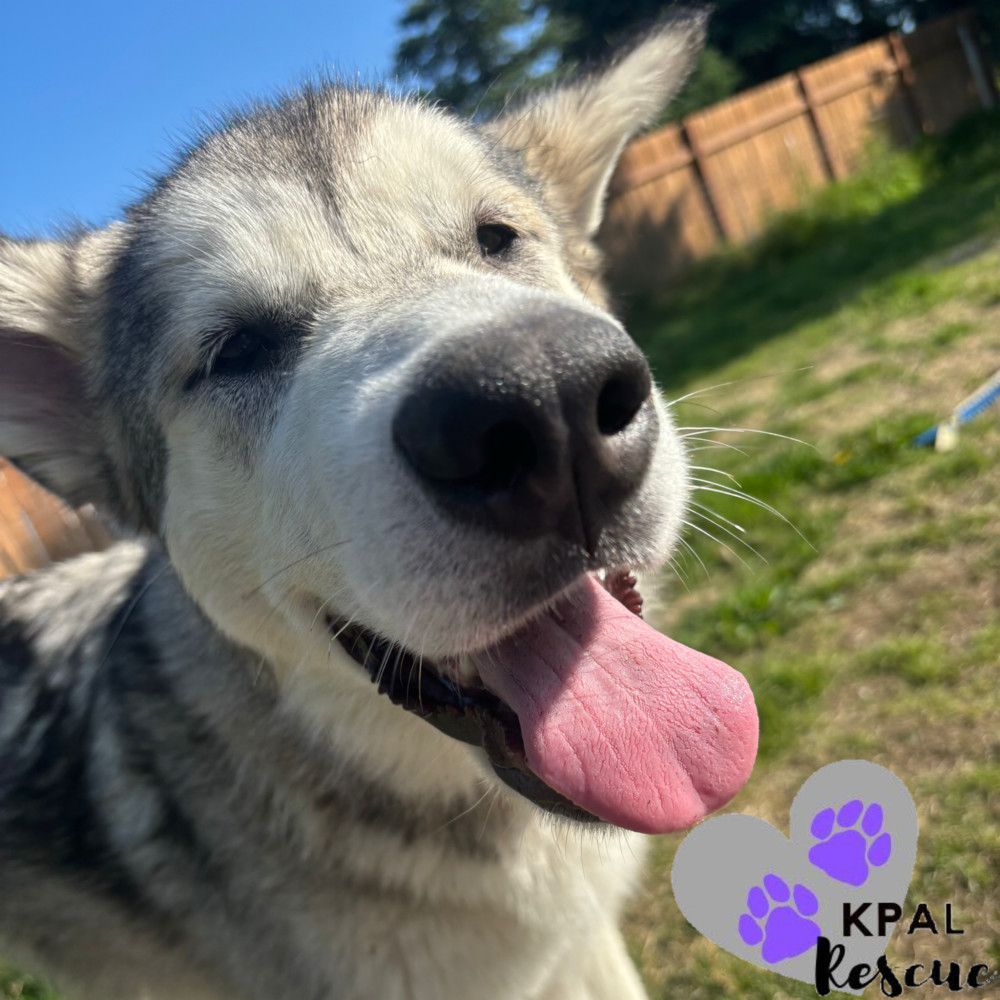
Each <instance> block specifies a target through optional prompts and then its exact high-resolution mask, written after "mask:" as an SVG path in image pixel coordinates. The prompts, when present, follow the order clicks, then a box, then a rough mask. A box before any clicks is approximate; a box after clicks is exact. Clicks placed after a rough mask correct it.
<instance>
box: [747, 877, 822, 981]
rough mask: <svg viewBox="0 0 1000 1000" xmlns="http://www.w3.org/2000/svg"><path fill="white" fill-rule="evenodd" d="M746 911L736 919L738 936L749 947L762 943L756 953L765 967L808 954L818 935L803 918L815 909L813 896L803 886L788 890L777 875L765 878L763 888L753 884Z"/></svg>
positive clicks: (816, 926)
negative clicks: (778, 904)
mask: <svg viewBox="0 0 1000 1000" xmlns="http://www.w3.org/2000/svg"><path fill="white" fill-rule="evenodd" d="M765 890H766V891H765ZM789 900H791V902H789ZM775 903H784V904H786V905H784V906H775V905H774V904H775ZM747 909H748V910H749V911H750V912H749V913H744V914H743V915H742V916H741V917H740V924H739V927H740V937H741V938H743V940H744V942H746V944H748V945H751V946H755V945H758V944H760V943H761V942H762V941H763V942H764V943H763V946H762V947H761V950H760V953H761V955H762V956H763V958H764V961H765V962H767V964H768V965H774V963H775V962H780V961H781V960H782V959H784V958H794V957H795V956H796V955H801V954H802V953H803V952H806V951H808V950H809V949H810V948H812V947H813V945H815V944H816V939H817V938H818V937H819V936H820V934H821V933H822V932H821V931H820V929H819V925H818V924H816V923H814V922H813V921H812V920H807V919H806V917H811V916H813V914H814V913H815V912H816V911H817V910H818V909H819V903H818V902H817V900H816V897H815V896H814V895H813V894H812V893H811V892H810V891H809V890H808V889H807V888H806V887H805V886H804V885H797V886H795V891H794V892H791V891H789V888H788V883H787V882H785V881H784V880H783V879H780V878H778V876H777V875H765V876H764V888H763V889H762V888H761V887H760V886H759V885H755V886H754V887H753V888H752V889H751V890H750V891H749V892H748V893H747ZM765 917H767V921H766V922H765V923H764V926H763V927H761V921H762V920H764V918H765Z"/></svg>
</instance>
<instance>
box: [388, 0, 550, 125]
mask: <svg viewBox="0 0 1000 1000" xmlns="http://www.w3.org/2000/svg"><path fill="white" fill-rule="evenodd" d="M399 26H400V28H401V29H402V32H403V38H402V40H401V41H400V43H399V46H398V48H397V50H396V72H397V73H398V74H399V75H401V76H402V77H404V78H408V79H413V80H415V81H416V83H417V85H418V86H421V87H423V88H425V89H427V90H429V91H430V92H431V93H432V94H433V96H434V97H436V98H438V99H439V100H441V101H444V102H445V103H446V104H449V105H452V106H453V107H456V108H458V109H460V110H462V111H465V112H467V113H473V112H475V111H477V110H484V111H486V110H497V109H499V108H501V107H502V106H503V104H504V102H505V101H506V100H508V99H509V98H510V96H511V95H512V94H513V93H514V91H515V90H516V89H517V87H518V86H520V85H521V84H523V83H525V82H526V81H528V80H531V79H534V80H537V79H538V78H539V77H540V76H541V75H542V73H543V72H544V70H545V68H546V65H549V66H551V64H552V62H553V61H554V56H553V48H554V46H555V45H556V44H557V42H558V34H557V32H556V31H555V30H554V26H553V25H548V24H546V23H545V22H544V19H541V20H540V19H539V18H538V17H537V15H536V7H535V4H534V2H533V0H490V2H489V3H481V2H478V0H414V2H413V3H411V4H410V5H409V6H408V7H407V9H406V12H405V13H404V14H403V16H402V18H401V19H400V21H399Z"/></svg>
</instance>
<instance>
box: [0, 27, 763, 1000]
mask: <svg viewBox="0 0 1000 1000" xmlns="http://www.w3.org/2000/svg"><path fill="white" fill-rule="evenodd" d="M703 31H704V24H703V18H702V17H701V16H700V15H698V14H677V15H675V16H674V17H673V18H672V19H670V20H669V21H667V22H665V23H663V24H661V26H660V27H659V28H657V29H655V30H654V31H653V32H652V33H650V34H648V35H647V36H646V37H645V39H644V40H643V41H641V42H639V43H638V44H636V45H634V46H632V47H631V48H630V49H629V50H628V51H626V52H624V53H622V54H620V55H619V56H618V57H617V58H616V59H615V60H613V61H612V62H611V63H610V64H609V66H608V67H606V68H605V69H604V70H603V71H601V72H597V73H593V74H591V75H588V76H586V77H584V78H582V79H579V80H577V81H576V82H575V83H571V84H569V85H567V86H565V87H562V88H560V89H556V90H554V91H551V92H549V93H546V94H543V95H541V96H540V97H538V98H537V99H535V100H533V101H530V102H529V103H527V104H526V105H524V106H522V107H520V108H518V109H517V110H513V111H510V112H508V113H505V114H503V115H502V116H500V117H499V119H498V120H496V121H494V122H490V123H487V124H475V123H469V122H463V121H461V120H459V119H457V118H456V117H454V116H452V115H451V114H449V113H446V112H444V111H442V110H440V109H437V108H435V107H431V106H428V105H427V104H425V103H422V102H421V101H419V100H416V99H406V98H397V97H394V96H392V95H390V94H387V93H382V92H378V91H370V90H363V89H358V88H353V87H350V86H343V85H338V84H323V85H318V86H314V87H308V88H306V89H304V90H302V91H301V92H298V93H296V94H294V95H292V96H288V97H286V98H284V99H283V100H281V101H280V102H278V103H276V104H274V105H267V106H261V107H257V108H254V109H253V110H250V111H248V112H245V113H242V114H238V115H236V116H234V117H232V118H230V119H228V120H227V121H225V122H223V123H221V124H220V126H219V127H218V129H216V130H214V131H212V132H211V133H210V134H206V135H205V136H204V137H202V138H201V139H200V140H199V141H198V142H197V144H196V145H195V146H194V147H193V148H192V149H190V151H189V152H188V153H187V154H186V155H185V156H184V158H183V159H182V160H181V161H180V162H179V163H178V165H177V166H176V168H175V169H174V170H173V171H172V172H171V173H169V175H167V176H166V177H164V178H163V179H162V180H161V181H160V182H159V183H158V184H157V185H156V186H155V188H154V189H153V190H152V191H151V192H150V193H149V195H148V196H147V197H146V198H145V199H144V200H143V201H141V202H140V203H139V204H137V205H136V206H135V207H134V208H132V209H131V210H130V211H129V212H128V214H127V218H126V220H125V221H124V222H122V223H120V224H117V225H112V226H111V227H110V228H108V229H105V230H102V231H94V232H85V233H82V234H78V235H76V236H74V237H73V238H70V239H67V240H65V241H62V242H45V241H38V242H33V241H17V240H6V241H4V242H3V243H2V244H0V454H4V455H6V456H7V457H9V458H10V459H11V460H12V461H14V462H15V463H16V464H18V465H19V466H20V467H21V468H23V469H25V470H26V471H28V472H30V473H31V474H32V475H34V476H35V477H36V478H37V479H38V480H39V481H41V482H42V483H44V484H46V485H48V486H49V487H51V488H52V489H54V490H55V491H56V492H58V493H59V494H61V495H62V496H63V497H65V498H67V499H68V500H70V501H71V502H73V503H82V502H85V501H86V502H92V503H95V504H98V505H100V506H102V507H103V508H104V509H105V510H106V511H108V512H109V514H110V516H112V517H113V518H115V519H117V521H118V523H120V524H121V525H124V526H128V527H129V528H130V530H131V532H132V533H133V534H132V540H125V541H121V542H120V543H118V544H116V545H114V546H113V547H112V548H111V549H109V550H108V551H106V552H102V553H91V554H87V555H83V556H81V557H79V558H77V559H74V560H70V561H67V562H65V563H61V564H57V565H55V566H53V567H51V568H49V569H47V570H45V571H43V572H39V573H35V574H31V575H28V576H24V577H19V578H13V579H11V580H8V581H5V582H4V583H3V584H2V585H0V762H2V764H0V954H3V955H5V956H8V957H10V958H13V959H14V960H16V961H18V962H20V963H21V964H23V965H24V966H25V967H26V968H28V969H32V970H38V971H40V972H42V973H44V974H46V975H48V976H50V977H51V978H52V980H53V982H54V983H55V984H56V985H57V987H59V988H61V989H63V990H65V991H67V992H68V993H69V994H70V995H72V996H74V997H95V998H97V997H99V998H102V1000H105V998H113V997H122V998H138V997H154V998H157V1000H164V998H166V1000H169V998H176V1000H198V998H206V1000H207V998H212V1000H222V998H242V1000H263V998H267V1000H273V998H276V997H279V998H284V997H288V998H295V1000H361V998H365V1000H417V998H423V1000H457V998H463V1000H464V998H467V997H476V998H477V1000H490V998H495V1000H501V998H504V1000H528V998H536V1000H554V998H567V1000H569V998H572V1000H588V998H590V1000H598V998H600V1000H630V998H640V997H642V996H643V995H644V993H643V989H642V986H641V984H640V981H639V978H638V975H637V974H636V971H635V970H634V968H633V966H632V964H631V962H630V960H629V958H628V956H627V953H626V950H625V947H624V944H623V941H622V938H621V936H620V933H619V931H618V929H617V926H616V924H617V919H618V915H619V911H620V907H621V905H622V902H623V900H624V898H625V897H626V895H627V893H628V891H629V889H630V887H632V885H633V884H634V881H635V878H636V874H637V867H638V864H639V859H640V857H641V853H642V852H641V838H635V837H634V836H633V835H632V834H630V833H627V832H625V831H628V830H630V831H638V832H640V833H642V832H657V831H666V830H675V829H680V828H683V827H686V826H688V825H689V824H691V823H693V822H695V821H697V820H698V819H700V818H701V817H702V816H704V815H705V813H706V812H707V811H709V810H711V809H714V808H717V807H718V806H720V805H721V804H722V803H724V802H726V801H727V800H728V799H729V798H730V797H731V796H732V795H733V794H735V792H736V791H737V790H738V789H739V788H740V787H741V786H742V785H743V783H744V782H745V780H746V778H747V776H748V774H749V771H750V769H751V767H752V763H753V759H754V755H755V752H756V740H757V719H756V712H755V709H754V706H753V700H752V697H751V695H750V693H749V690H748V688H747V686H746V684H745V682H744V681H743V679H742V678H741V677H740V676H739V675H738V674H737V673H736V672H735V671H733V670H731V669H730V668H729V667H726V666H725V665H724V664H721V663H719V662H718V661H716V660H713V659H711V658H710V657H708V656H705V655H703V654H701V653H696V652H694V651H692V650H688V649H686V648H685V647H683V646H681V645H679V644H678V643H676V642H673V641H672V640H670V639H668V638H667V637H665V636H662V635H660V634H658V633H657V632H655V631H654V630H653V629H651V628H650V627H649V626H648V625H646V624H645V623H644V622H643V621H642V620H641V618H640V617H639V615H638V614H637V612H638V610H639V603H640V598H639V595H638V592H637V591H636V589H635V583H634V577H633V576H632V575H631V574H632V571H634V570H639V569H646V570H648V569H655V568H656V567H658V566H660V565H661V564H662V563H663V561H664V560H665V559H666V558H667V557H668V555H669V553H670V551H671V548H672V546H673V545H674V542H675V540H676V537H677V532H678V526H679V524H680V523H681V519H682V516H683V511H684V507H685V503H686V497H687V491H688V478H687V467H686V460H685V456H684V453H683V449H682V445H681V442H680V439H679V436H678V434H677V433H676V431H675V430H674V429H673V426H672V423H671V417H670V414H669V412H668V410H667V408H666V406H665V404H664V403H663V402H662V400H661V398H660V396H659V394H658V392H657V391H656V390H655V388H654V386H653V384H652V381H651V378H650V373H649V369H648V368H647V365H646V363H645V361H644V359H643V357H642V355H641V354H640V352H639V351H638V349H637V348H636V347H635V346H634V344H633V343H632V341H631V340H630V339H629V337H628V336H627V335H626V333H625V331H624V330H623V328H622V327H621V325H620V324H619V323H618V322H617V321H616V320H615V319H614V318H613V317H612V316H611V315H610V314H609V312H608V309H607V302H606V299H605V293H604V292H603V290H602V288H601V285H600V282H599V279H598V275H597V272H598V263H599V262H598V256H597V253H596V251H595V249H594V247H593V245H592V243H591V240H592V237H593V236H594V233H595V232H596V230H597V228H598V224H599V222H600V219H601V212H602V203H603V200H604V197H605V190H606V187H607V183H608V179H609V176H610V174H611V171H612V168H613V166H614V164H615V160H616V158H617V156H618V154H619V152H620V150H621V148H622V146H623V143H624V142H625V141H626V139H627V138H628V136H629V135H630V134H632V133H633V132H634V131H635V130H636V129H638V128H639V127H641V126H642V125H643V124H645V123H647V122H649V121H650V120H652V119H653V118H654V117H655V116H656V114H657V112H658V110H659V108H660V107H661V106H662V104H663V102H664V101H666V100H667V99H668V98H669V97H670V95H671V94H672V93H673V92H674V91H675V90H676V89H677V87H678V86H679V85H680V84H681V82H682V81H683V79H684V78H685V76H686V74H687V72H688V70H689V68H690V66H691V63H692V61H693V59H694V58H695V55H696V52H697V50H698V48H699V46H700V44H701V40H702V36H703ZM618 828H624V830H622V829H618Z"/></svg>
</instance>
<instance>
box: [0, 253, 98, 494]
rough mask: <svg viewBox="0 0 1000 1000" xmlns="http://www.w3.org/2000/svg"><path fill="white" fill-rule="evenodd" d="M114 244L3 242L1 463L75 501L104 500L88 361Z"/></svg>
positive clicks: (0, 263)
mask: <svg viewBox="0 0 1000 1000" xmlns="http://www.w3.org/2000/svg"><path fill="white" fill-rule="evenodd" d="M103 239H106V237H104V236H102V234H91V235H89V236H86V237H83V238H81V239H76V240H72V241H67V242H60V241H47V240H11V239H6V238H4V237H0V455H3V456H4V457H5V458H8V459H10V460H11V461H12V462H13V463H14V464H15V465H17V466H18V467H20V468H21V469H23V470H24V471H25V472H27V473H28V474H29V475H31V476H33V477H34V478H35V479H37V480H38V481H39V482H40V483H42V485H44V486H46V487H48V488H49V489H51V490H52V491H53V492H55V493H58V494H59V495H60V496H62V497H64V498H65V499H66V500H68V501H69V502H70V503H72V504H74V505H79V504H82V503H86V502H96V503H101V502H103V501H104V500H105V499H106V498H105V497H104V496H103V490H102V487H101V472H102V470H103V469H104V468H105V467H106V462H105V461H104V456H103V449H102V445H101V434H100V426H99V420H98V418H97V413H96V410H95V408H94V407H93V405H92V403H91V399H90V394H89V392H88V375H87V371H86V365H85V359H86V358H87V356H88V351H91V350H92V349H93V348H92V345H91V344H90V343H89V337H88V332H87V325H88V324H87V318H86V317H87V313H88V309H89V308H90V307H91V306H92V302H91V296H90V294H89V293H90V289H91V287H92V286H93V285H94V284H95V283H96V282H97V281H99V274H98V272H99V269H100V261H101V260H102V259H103V258H104V255H103V254H101V253H99V252H98V245H99V244H100V243H101V242H102V240H103Z"/></svg>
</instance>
